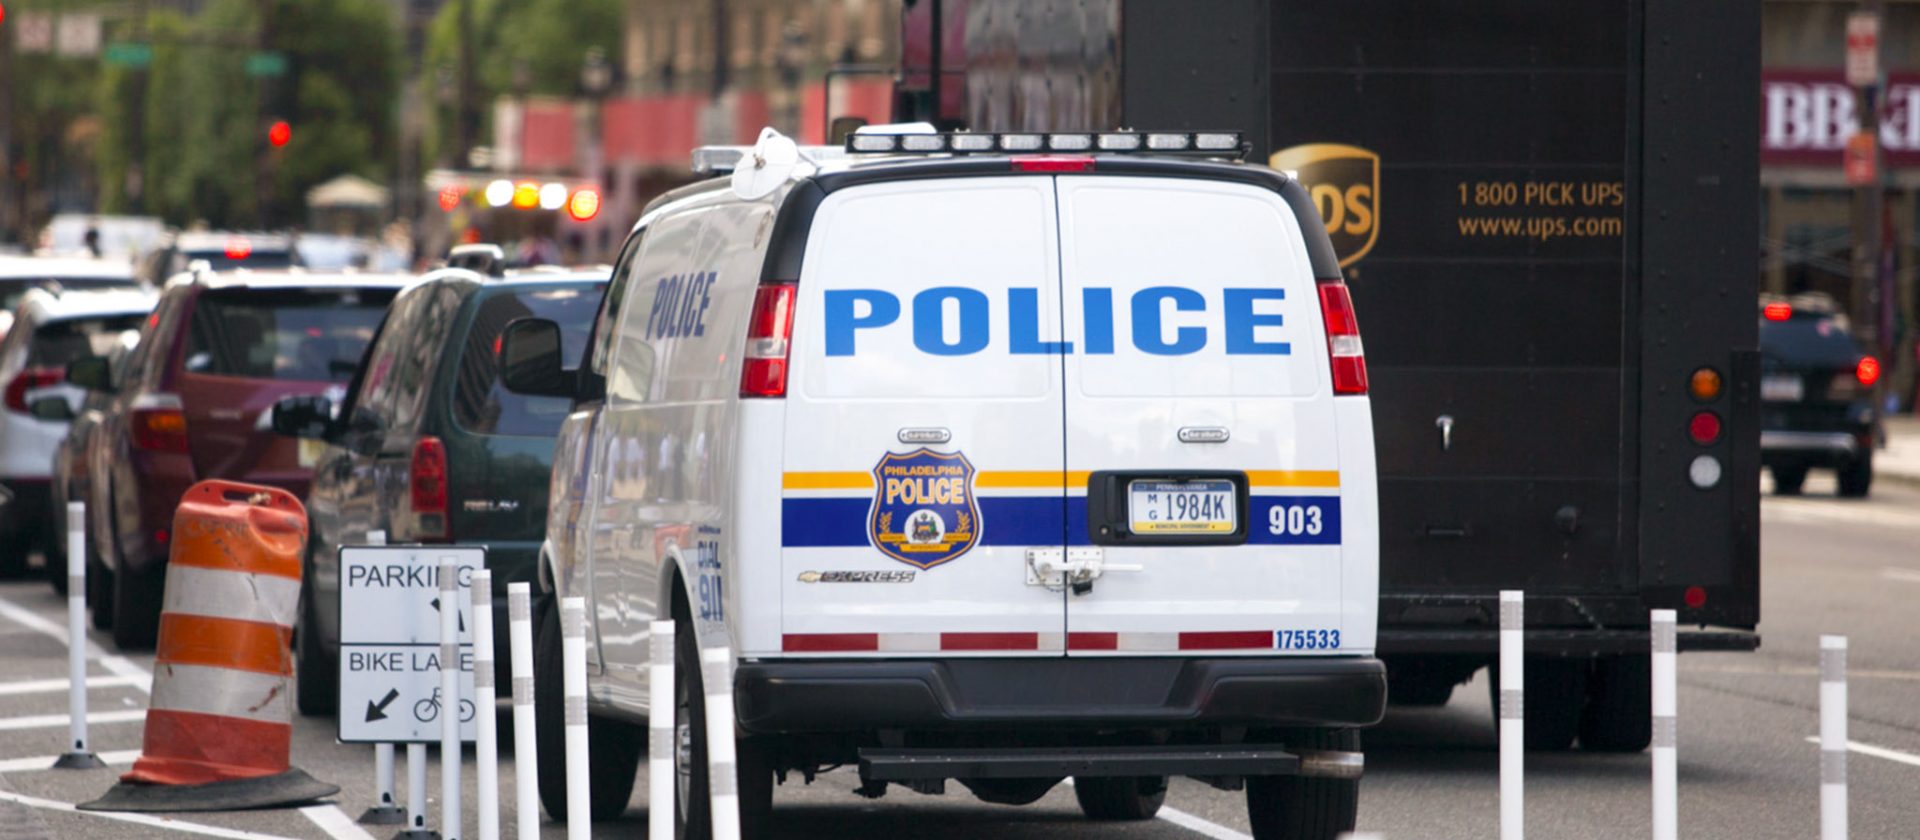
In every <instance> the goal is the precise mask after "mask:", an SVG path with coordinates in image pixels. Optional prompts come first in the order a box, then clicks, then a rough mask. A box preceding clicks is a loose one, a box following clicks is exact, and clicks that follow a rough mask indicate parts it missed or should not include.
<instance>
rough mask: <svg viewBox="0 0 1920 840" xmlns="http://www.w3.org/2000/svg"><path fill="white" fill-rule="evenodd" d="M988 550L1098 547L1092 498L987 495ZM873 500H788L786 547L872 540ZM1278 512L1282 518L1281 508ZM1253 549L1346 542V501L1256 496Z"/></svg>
mask: <svg viewBox="0 0 1920 840" xmlns="http://www.w3.org/2000/svg"><path fill="white" fill-rule="evenodd" d="M978 502H979V505H980V528H981V531H980V545H1003V546H1033V545H1059V544H1060V543H1061V542H1062V541H1063V540H1062V538H1063V537H1064V542H1065V543H1066V544H1067V545H1091V544H1092V540H1090V539H1088V536H1087V500H1086V497H1084V496H1072V497H1068V498H1066V499H1064V500H1063V499H1062V498H1061V497H1059V496H982V497H979V498H978ZM872 507H873V500H872V499H871V498H837V499H836V498H788V499H782V500H781V502H780V544H781V545H782V546H785V547H787V548H853V547H859V546H867V545H871V544H872V543H871V542H870V541H869V540H868V538H867V512H868V511H869V510H870V509H872ZM1276 510H1278V513H1276V512H1275V511H1276ZM1248 513H1249V519H1250V520H1251V521H1249V522H1248V523H1247V542H1248V543H1249V544H1251V545H1339V544H1340V527H1341V525H1340V497H1339V496H1254V497H1253V498H1252V499H1251V500H1250V502H1249V504H1248Z"/></svg>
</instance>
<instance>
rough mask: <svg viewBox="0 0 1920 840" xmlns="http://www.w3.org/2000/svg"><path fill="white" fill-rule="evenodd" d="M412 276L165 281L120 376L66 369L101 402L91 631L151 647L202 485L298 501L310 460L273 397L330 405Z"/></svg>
mask: <svg viewBox="0 0 1920 840" xmlns="http://www.w3.org/2000/svg"><path fill="white" fill-rule="evenodd" d="M410 280H411V278H409V277H401V276H374V275H354V274H345V275H314V274H306V273H304V272H300V271H298V270H294V271H275V272H248V271H239V272H211V271H202V272H196V273H190V274H183V275H180V276H178V277H175V278H174V279H173V280H172V281H170V282H169V283H167V286H166V289H165V290H164V291H163V292H162V294H161V297H160V303H159V305H158V306H157V307H155V309H154V311H153V314H152V315H151V316H150V317H149V318H148V319H147V322H146V325H145V326H144V327H143V328H142V329H141V333H140V341H139V344H138V345H136V347H135V349H134V351H133V352H132V354H131V355H129V356H128V357H127V359H126V362H125V364H124V369H123V370H110V369H109V365H108V363H107V361H106V360H105V359H103V358H92V359H87V360H83V361H81V362H76V363H75V364H74V365H72V366H71V367H70V368H69V371H68V376H69V379H70V380H71V381H73V382H74V383H75V384H78V385H82V386H85V387H87V388H90V389H93V390H96V391H107V392H111V395H112V396H111V400H110V401H109V403H108V405H107V406H106V407H105V408H104V409H103V410H102V415H103V416H102V418H101V420H100V426H99V431H98V432H97V433H96V434H97V435H98V437H97V438H96V445H95V446H94V447H93V448H92V451H91V452H90V453H89V464H88V469H89V472H90V475H91V478H92V480H91V481H90V487H89V489H88V499H87V507H88V511H89V515H90V517H91V519H92V523H91V526H92V537H93V544H94V545H97V546H99V551H98V552H97V555H96V556H97V557H98V560H99V564H100V565H99V567H96V568H95V569H93V570H92V572H90V576H91V577H97V578H98V581H99V582H98V584H97V585H90V586H89V587H88V588H89V589H90V590H92V591H90V592H89V593H88V595H89V600H90V601H91V602H92V606H93V609H94V622H95V624H96V625H107V626H110V627H111V628H112V630H113V639H114V642H115V643H116V644H118V645H119V646H120V647H122V648H145V647H150V646H152V644H153V642H154V637H155V635H156V634H157V633H158V630H159V624H160V596H161V593H162V591H163V587H164V586H165V583H166V565H167V552H168V543H169V541H170V539H171V537H172V534H171V529H172V528H173V513H174V508H175V506H176V505H177V504H178V503H179V501H180V496H181V494H183V493H185V492H186V490H187V488H188V487H191V486H192V485H193V484H194V483H195V482H197V481H201V480H203V479H209V478H225V479H231V480H235V481H245V482H252V483H256V484H268V485H273V486H276V487H282V488H285V489H287V490H289V491H291V492H292V493H293V494H294V495H295V496H299V497H305V496H306V494H307V486H308V484H309V482H310V477H311V473H312V467H313V463H312V458H313V456H314V455H315V454H316V452H315V451H313V450H312V449H311V448H307V447H303V446H302V444H301V443H300V442H299V441H297V440H295V439H293V438H286V437H280V436H277V435H275V434H274V433H273V431H272V429H271V428H270V426H269V423H270V420H271V409H272V408H273V404H274V402H275V401H276V400H279V399H280V398H282V397H287V396H294V395H302V394H313V395H319V394H327V393H334V394H335V395H336V398H337V396H338V395H339V394H340V393H341V392H343V391H344V390H345V386H346V383H347V381H348V380H349V379H351V378H352V377H353V373H354V369H355V368H356V367H357V366H358V364H359V361H360V356H361V354H362V353H363V352H364V351H365V350H366V348H367V344H368V342H369V341H371V340H372V338H373V334H374V330H375V329H376V328H377V327H378V326H379V325H380V320H381V318H382V317H383V316H384V315H385V314H386V310H387V304H388V303H390V302H392V300H393V298H394V295H395V294H396V293H398V292H399V291H400V289H401V287H402V286H404V285H406V284H407V283H408V282H409V281H410Z"/></svg>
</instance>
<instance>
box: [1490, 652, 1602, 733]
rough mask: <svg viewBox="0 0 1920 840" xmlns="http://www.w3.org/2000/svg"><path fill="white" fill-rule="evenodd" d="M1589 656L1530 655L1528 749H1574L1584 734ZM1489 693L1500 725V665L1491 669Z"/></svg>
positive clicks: (1526, 703) (1589, 665) (1495, 722)
mask: <svg viewBox="0 0 1920 840" xmlns="http://www.w3.org/2000/svg"><path fill="white" fill-rule="evenodd" d="M1590 668H1591V663H1589V662H1588V661H1587V660H1585V659H1564V658H1560V657H1547V656H1529V657H1527V662H1526V677H1525V680H1524V686H1525V689H1526V699H1525V700H1524V701H1523V705H1524V707H1525V709H1526V716H1527V718H1526V719H1527V726H1526V732H1527V736H1526V740H1527V749H1529V750H1534V751H1539V752H1560V751H1563V750H1568V749H1572V748H1573V740H1574V738H1576V737H1578V736H1579V735H1580V719H1581V713H1582V712H1583V711H1584V710H1585V709H1586V706H1587V671H1588V670H1589V669H1590ZM1487 695H1488V698H1489V699H1490V700H1491V701H1492V704H1493V724H1494V726H1495V727H1496V728H1498V727H1499V725H1500V667H1499V666H1498V665H1495V666H1493V667H1491V668H1488V669H1487Z"/></svg>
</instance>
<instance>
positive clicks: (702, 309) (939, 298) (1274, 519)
mask: <svg viewBox="0 0 1920 840" xmlns="http://www.w3.org/2000/svg"><path fill="white" fill-rule="evenodd" d="M1240 150H1241V143H1240V140H1239V138H1238V136H1237V135H1232V134H1138V133H1110V134H1097V135H1091V134H1064V135H1061V134H1056V135H1037V134H1030V135H1014V134H1007V135H985V134H951V135H947V134H933V133H925V134H913V133H908V134H869V133H861V134H856V135H855V136H853V137H852V138H850V139H849V141H848V148H847V149H846V150H845V154H836V155H832V156H828V155H824V154H820V153H816V154H815V155H814V156H813V157H809V156H807V155H805V154H798V153H796V150H795V148H794V147H793V146H792V144H791V141H787V140H785V138H782V137H779V136H778V135H777V134H773V133H772V132H770V131H769V132H767V133H765V134H763V136H762V142H761V143H760V145H758V146H756V147H755V148H754V149H752V150H750V151H748V152H747V154H746V156H745V157H744V158H742V159H741V160H740V162H739V168H738V169H737V170H736V172H735V176H734V178H733V179H732V181H731V182H729V181H728V180H721V179H716V180H711V181H706V182H702V183H699V184H695V185H693V186H690V187H687V188H684V189H681V190H678V191H676V192H673V193H670V194H668V195H665V196H663V197H661V198H660V199H659V200H657V201H655V202H654V203H653V204H652V205H651V206H650V207H649V208H648V210H647V211H646V213H645V215H644V216H643V217H642V218H641V220H640V222H639V224H638V225H636V226H635V228H634V231H633V234H632V236H631V237H630V239H629V241H628V243H627V245H626V246H625V250H624V252H623V253H622V254H621V256H620V257H619V261H618V264H617V267H616V269H615V273H614V277H613V280H612V285H611V286H610V287H609V291H608V293H607V295H606V302H605V303H604V304H603V310H602V314H601V316H600V318H599V321H598V325H597V327H596V333H595V337H594V339H593V341H591V342H590V346H589V349H588V351H587V354H588V358H587V359H586V360H584V362H583V363H582V365H581V367H580V369H579V370H577V371H566V370H562V364H563V360H562V359H560V357H559V351H558V349H557V343H555V342H553V341H552V340H551V327H550V326H549V325H546V324H543V323H542V322H538V321H522V322H519V323H517V324H516V325H514V326H513V327H512V328H510V329H509V330H508V335H507V338H506V346H505V348H504V349H503V351H502V352H503V353H504V354H505V355H506V358H507V365H508V368H509V383H510V385H511V387H515V388H517V389H521V390H530V391H542V392H547V393H571V394H574V395H575V398H576V405H577V411H576V412H575V413H574V414H573V415H572V417H571V418H570V419H569V420H568V422H567V424H566V427H565V429H564V430H563V432H562V436H561V438H560V440H559V443H558V447H559V448H558V449H557V451H556V457H555V465H554V473H553V485H552V493H553V503H552V507H551V516H550V519H549V524H548V531H547V543H546V545H545V547H544V548H543V558H542V564H543V569H542V574H541V582H542V586H543V587H544V588H546V589H547V590H548V591H551V592H555V593H558V594H560V595H569V596H572V595H578V596H584V597H586V598H587V599H588V600H589V602H590V603H591V605H592V609H591V610H590V618H589V623H590V627H589V631H588V632H589V634H590V641H589V650H590V651H591V652H590V653H589V657H590V659H591V662H590V664H589V670H590V672H591V677H590V697H589V714H590V717H591V720H592V725H593V727H594V728H595V732H594V735H593V738H592V743H593V748H592V753H591V754H592V757H593V761H594V765H595V767H594V772H593V774H592V776H593V791H592V802H593V811H594V813H595V815H596V816H607V815H613V814H618V813H619V812H621V811H622V810H623V809H624V808H625V806H626V803H627V800H628V795H629V793H630V791H631V787H632V784H633V782H634V775H635V768H636V765H637V762H638V759H639V756H640V755H641V754H642V753H643V752H644V750H643V746H644V744H645V741H644V738H645V729H644V728H643V723H644V720H645V715H646V711H647V702H646V697H647V683H646V673H647V670H646V667H647V664H648V655H649V654H648V632H647V631H648V622H649V621H650V620H652V619H655V618H657V617H662V618H663V617H672V618H674V619H677V620H678V621H679V622H680V627H681V631H680V633H679V639H680V642H681V645H680V650H679V657H678V658H679V668H678V673H679V678H678V685H679V686H680V690H681V695H680V700H679V709H678V713H677V720H678V726H679V733H680V734H679V739H678V741H679V744H680V747H681V748H680V749H678V750H677V751H676V755H677V759H676V761H677V764H678V766H679V768H680V773H681V781H682V782H683V783H682V784H681V785H680V786H679V790H680V791H681V801H680V802H679V803H678V804H677V808H678V813H679V814H680V815H681V818H682V820H681V824H682V827H683V829H684V831H685V834H686V835H688V836H703V835H704V834H705V832H706V829H707V820H706V808H707V795H706V792H707V779H706V778H705V776H706V774H705V771H704V756H705V745H704V737H703V733H704V732H705V729H704V722H703V717H704V710H703V709H702V705H701V703H700V701H699V698H700V696H701V694H700V691H701V688H700V684H699V680H700V669H699V667H698V656H697V653H698V651H697V650H696V649H695V648H696V645H697V647H698V648H702V649H710V648H716V647H726V648H729V649H731V650H732V651H733V652H734V654H735V657H736V659H735V662H736V667H735V676H734V681H733V682H734V692H735V693H734V698H735V706H736V709H737V719H738V728H739V735H740V740H739V746H738V751H739V779H738V789H739V795H740V800H741V807H742V811H743V821H744V824H745V825H746V827H747V829H748V833H749V834H752V833H754V832H755V831H756V830H764V828H765V826H766V825H767V821H768V819H769V818H770V809H771V802H772V797H773V788H774V783H775V779H776V776H778V777H779V778H780V779H783V780H785V781H788V782H794V781H800V780H802V779H805V780H806V781H811V780H812V779H813V777H814V774H815V773H816V772H819V771H821V770H822V769H824V768H828V767H833V766H845V767H848V768H857V771H858V774H859V782H860V788H859V792H860V793H862V794H865V795H868V796H879V795H881V794H882V793H884V792H885V791H886V790H887V788H888V785H889V784H890V783H892V784H899V785H903V786H906V787H909V788H912V789H915V790H919V791H922V792H935V791H940V790H943V789H944V785H945V783H946V782H947V781H948V780H955V781H958V782H960V783H961V784H963V785H965V786H966V787H967V788H969V789H970V790H971V791H972V792H973V793H974V794H975V795H977V796H978V797H979V798H981V799H983V800H986V801H989V802H996V803H1006V804H1026V803H1029V802H1033V801H1036V800H1038V799H1039V798H1041V797H1042V796H1043V795H1045V794H1046V793H1047V792H1048V791H1049V790H1050V789H1051V788H1053V787H1054V786H1055V785H1057V784H1059V783H1060V782H1061V781H1062V780H1063V779H1065V778H1067V777H1072V778H1073V780H1074V784H1073V790H1074V794H1075V796H1076V798H1077V799H1078V801H1079V803H1080V805H1081V807H1082V808H1083V809H1084V811H1085V812H1086V814H1087V815H1088V816H1089V817H1092V818H1095V819H1144V818H1147V817H1151V816H1152V815H1153V814H1154V813H1155V812H1156V811H1157V810H1158V808H1159V807H1160V803H1161V801H1162V799H1163V798H1164V796H1165V792H1166V780H1167V778H1168V777H1169V776H1175V775H1185V776H1192V777H1196V778H1199V779H1202V780H1204V781H1206V782H1208V783H1211V784H1214V785H1217V786H1220V787H1222V788H1225V789H1229V790H1237V789H1241V788H1244V789H1245V790H1246V795H1247V802H1248V810H1249V815H1250V822H1251V824H1252V827H1253V833H1254V836H1256V837H1260V838H1269V837H1274V838H1297V837H1299V838H1331V837H1333V836H1334V835H1335V834H1336V833H1338V832H1339V831H1342V830H1346V829H1350V828H1351V827H1352V825H1353V821H1354V813H1355V807H1356V801H1357V796H1358V777H1359V775H1360V767H1361V757H1360V754H1359V751H1358V750H1359V743H1358V736H1357V734H1356V733H1355V728H1356V727H1363V726H1367V725H1369V724H1372V723H1374V722H1376V721H1377V720H1378V719H1379V718H1380V716H1381V713H1382V710H1383V707H1384V703H1385V699H1386V698H1385V693H1386V683H1385V675H1384V670H1383V668H1382V666H1381V664H1380V662H1379V661H1378V660H1377V659H1375V658H1374V656H1373V649H1374V635H1375V620H1376V604H1375V601H1376V594H1377V554H1378V546H1377V543H1378V530H1379V526H1378V523H1377V514H1376V509H1375V475H1374V450H1373V435H1372V421H1371V417H1370V414H1369V408H1368V399H1367V384H1366V367H1365V362H1364V359H1363V357H1362V355H1361V345H1360V339H1359V335H1358V332H1357V329H1356V327H1355V320H1354V315H1353V309H1352V304H1351V302H1350V300H1349V298H1348V294H1347V288H1346V286H1345V285H1344V284H1343V283H1342V282H1341V281H1340V279H1339V278H1340V272H1339V268H1338V266H1337V264H1336V261H1335V258H1334V255H1333V251H1332V249H1331V247H1330V245H1329V243H1328V240H1327V236H1326V233H1325V231H1324V229H1323V227H1322V226H1321V225H1320V223H1319V217H1318V215H1317V214H1316V213H1315V212H1314V210H1313V207H1312V205H1311V203H1310V200H1309V198H1308V195H1307V193H1306V191H1305V190H1304V189H1302V188H1301V186H1300V185H1299V184H1298V183H1296V182H1295V181H1293V180H1292V179H1290V178H1288V177H1287V176H1285V175H1283V174H1281V173H1278V172H1275V171H1273V170H1271V169H1266V168H1263V167H1259V166H1250V165H1245V164H1241V163H1237V162H1230V161H1229V160H1228V159H1229V158H1237V157H1238V156H1239V153H1240ZM834 151H836V152H837V151H839V150H834ZM735 154H736V155H737V154H738V152H736V153H735ZM568 363H569V364H570V361H569V362H568ZM547 603H548V605H549V606H547V607H546V608H545V609H544V613H543V615H541V616H540V617H539V623H538V624H537V625H536V627H537V628H538V630H537V632H538V633H539V634H540V637H541V638H540V640H539V641H538V642H537V645H538V647H539V649H540V651H541V653H540V654H538V655H537V658H538V662H539V666H538V668H539V670H537V673H536V682H537V687H536V691H537V692H539V695H538V696H539V697H540V703H541V706H540V709H541V711H542V712H543V714H544V718H545V719H543V720H542V721H541V723H540V729H539V733H540V737H541V739H542V741H543V743H542V744H541V748H540V761H541V763H542V764H543V765H546V766H544V767H543V768H542V770H541V774H540V778H541V784H542V785H543V790H542V794H543V797H542V798H543V800H544V802H545V803H546V806H547V809H548V811H549V812H552V813H555V814H556V815H557V814H559V813H561V812H562V811H564V808H565V774H564V772H561V770H560V765H559V763H558V762H559V758H560V756H561V755H562V747H561V744H562V743H563V742H562V741H561V733H560V721H561V717H560V715H561V711H560V708H559V706H560V703H559V700H560V687H559V686H560V676H559V666H558V664H557V661H558V653H559V649H560V643H559V635H558V634H559V629H558V621H557V618H556V617H555V612H556V611H555V610H554V609H553V608H552V607H551V603H552V599H548V601H547ZM689 698H691V699H692V702H689Z"/></svg>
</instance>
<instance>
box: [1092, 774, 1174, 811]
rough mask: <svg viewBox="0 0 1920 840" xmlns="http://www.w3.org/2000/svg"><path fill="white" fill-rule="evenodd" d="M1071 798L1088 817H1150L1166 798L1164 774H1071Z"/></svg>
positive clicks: (1165, 778)
mask: <svg viewBox="0 0 1920 840" xmlns="http://www.w3.org/2000/svg"><path fill="white" fill-rule="evenodd" d="M1073 798H1074V799H1077V800H1080V813H1082V814H1086V815H1087V819H1090V820H1125V821H1134V820H1150V819H1153V815H1154V814H1158V813H1160V806H1161V805H1162V804H1163V803H1165V802H1166V801H1167V777H1165V776H1138V777H1133V776H1123V777H1114V776H1099V777H1086V776H1075V777H1073Z"/></svg>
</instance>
